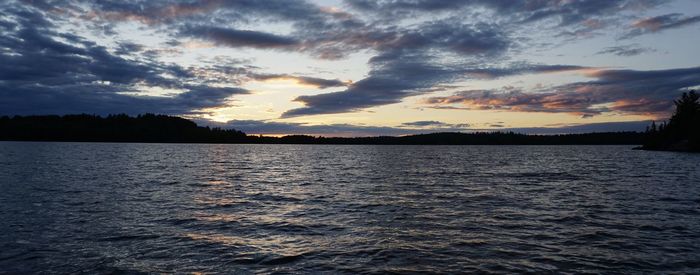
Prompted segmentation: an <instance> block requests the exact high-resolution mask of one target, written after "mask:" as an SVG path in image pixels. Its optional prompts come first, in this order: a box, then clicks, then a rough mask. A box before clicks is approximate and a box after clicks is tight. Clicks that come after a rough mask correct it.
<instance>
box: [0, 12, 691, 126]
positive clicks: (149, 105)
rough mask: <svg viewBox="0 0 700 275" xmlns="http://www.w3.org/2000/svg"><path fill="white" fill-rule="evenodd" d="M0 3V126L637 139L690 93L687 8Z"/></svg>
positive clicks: (688, 20) (689, 45) (689, 17)
mask: <svg viewBox="0 0 700 275" xmlns="http://www.w3.org/2000/svg"><path fill="white" fill-rule="evenodd" d="M1 2H2V3H0V34H1V36H0V114H1V115H30V114H74V113H90V114H101V115H104V114H113V113H127V114H140V113H160V114H171V115H178V116H182V117H186V118H191V119H194V120H196V121H197V122H198V123H201V124H209V125H222V126H226V127H233V128H236V129H240V130H243V131H245V132H247V133H250V134H260V133H262V134H296V133H304V134H314V135H329V136H338V135H345V136H347V135H401V134H410V133H424V132H436V131H474V130H484V129H493V130H502V129H515V130H518V131H521V132H537V133H559V132H586V131H606V130H641V129H643V128H644V126H646V125H647V123H648V121H649V120H662V119H665V118H667V117H668V116H669V115H670V112H671V111H672V104H673V103H672V100H673V99H674V98H676V97H677V96H678V95H679V94H680V93H682V92H683V91H686V90H689V89H693V88H697V87H698V86H699V85H700V57H699V56H698V50H697V49H698V48H699V47H700V35H698V34H700V3H699V2H698V1H697V0H674V1H672V0H378V1H370V0H315V1H312V0H308V1H304V0H265V1H258V0H187V1H173V0H102V1H81V0H55V1H52V0H25V1H15V0H5V1H1Z"/></svg>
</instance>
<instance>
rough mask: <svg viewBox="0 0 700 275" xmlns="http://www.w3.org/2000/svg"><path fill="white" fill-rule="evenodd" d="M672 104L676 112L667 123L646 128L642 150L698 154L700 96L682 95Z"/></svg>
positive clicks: (694, 93) (653, 124)
mask: <svg viewBox="0 0 700 275" xmlns="http://www.w3.org/2000/svg"><path fill="white" fill-rule="evenodd" d="M674 103H675V105H676V111H675V112H674V113H673V116H671V119H670V120H669V121H668V122H663V123H661V124H659V125H657V124H656V123H655V122H653V123H652V124H651V126H649V127H648V128H647V131H646V140H645V142H644V146H642V149H646V150H668V151H693V152H700V95H698V94H697V92H695V91H690V92H687V93H683V95H682V96H681V98H680V99H677V100H675V101H674Z"/></svg>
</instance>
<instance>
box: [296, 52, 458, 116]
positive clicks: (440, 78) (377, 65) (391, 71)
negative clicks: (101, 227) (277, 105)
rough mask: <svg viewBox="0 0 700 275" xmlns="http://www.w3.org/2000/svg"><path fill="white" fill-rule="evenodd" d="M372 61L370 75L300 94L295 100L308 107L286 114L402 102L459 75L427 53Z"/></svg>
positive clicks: (342, 109) (315, 112)
mask: <svg viewBox="0 0 700 275" xmlns="http://www.w3.org/2000/svg"><path fill="white" fill-rule="evenodd" d="M372 64H373V66H374V68H373V69H372V71H370V74H369V75H370V76H369V77H367V78H365V79H362V80H360V81H357V82H355V83H353V84H352V85H350V86H349V87H348V88H347V89H346V90H344V91H340V92H333V93H325V94H320V95H313V96H300V97H297V98H296V99H295V101H298V102H302V103H304V105H306V107H303V108H298V109H292V110H289V111H287V112H285V113H284V114H282V117H293V116H303V115H314V114H332V113H343V112H350V111H355V110H359V109H362V108H369V107H374V106H381V105H387V104H392V103H398V102H400V101H401V99H403V98H405V97H408V96H413V95H419V94H422V93H425V92H426V91H427V89H429V88H431V87H432V86H434V85H436V84H438V83H441V82H444V81H446V80H448V79H450V78H454V77H455V71H454V69H452V68H448V67H445V66H439V65H432V64H430V63H429V62H428V60H427V57H424V56H415V57H406V56H403V55H401V56H400V57H381V58H375V59H374V61H372Z"/></svg>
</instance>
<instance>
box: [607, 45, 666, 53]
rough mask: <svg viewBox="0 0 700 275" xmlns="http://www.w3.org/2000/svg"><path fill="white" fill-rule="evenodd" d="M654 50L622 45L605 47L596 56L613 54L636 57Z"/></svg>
mask: <svg viewBox="0 0 700 275" xmlns="http://www.w3.org/2000/svg"><path fill="white" fill-rule="evenodd" d="M654 51H655V50H654V49H651V48H643V47H640V46H638V45H623V46H614V47H607V48H604V49H602V50H601V51H599V52H597V53H596V54H613V55H617V56H636V55H640V54H644V53H648V52H654Z"/></svg>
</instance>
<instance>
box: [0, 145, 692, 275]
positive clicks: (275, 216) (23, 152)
mask: <svg viewBox="0 0 700 275" xmlns="http://www.w3.org/2000/svg"><path fill="white" fill-rule="evenodd" d="M699 165H700V155H697V154H696V155H693V154H683V153H668V152H643V151H633V150H631V147H629V146H332V145H188V144H97V143H93V144H91V143H15V142H0V247H2V249H0V273H6V274H25V273H34V272H43V273H87V274H94V273H112V272H127V273H132V272H133V273H138V272H146V273H160V272H176V273H180V272H183V273H184V272H203V273H210V272H211V273H218V272H222V273H232V272H242V273H247V272H252V273H257V272H263V273H267V272H301V273H315V272H328V273H386V272H397V273H410V272H421V273H424V272H426V273H427V272H439V273H458V272H496V273H510V272H536V273H547V272H572V273H579V272H625V273H640V272H661V273H669V272H689V273H699V272H700V167H699Z"/></svg>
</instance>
